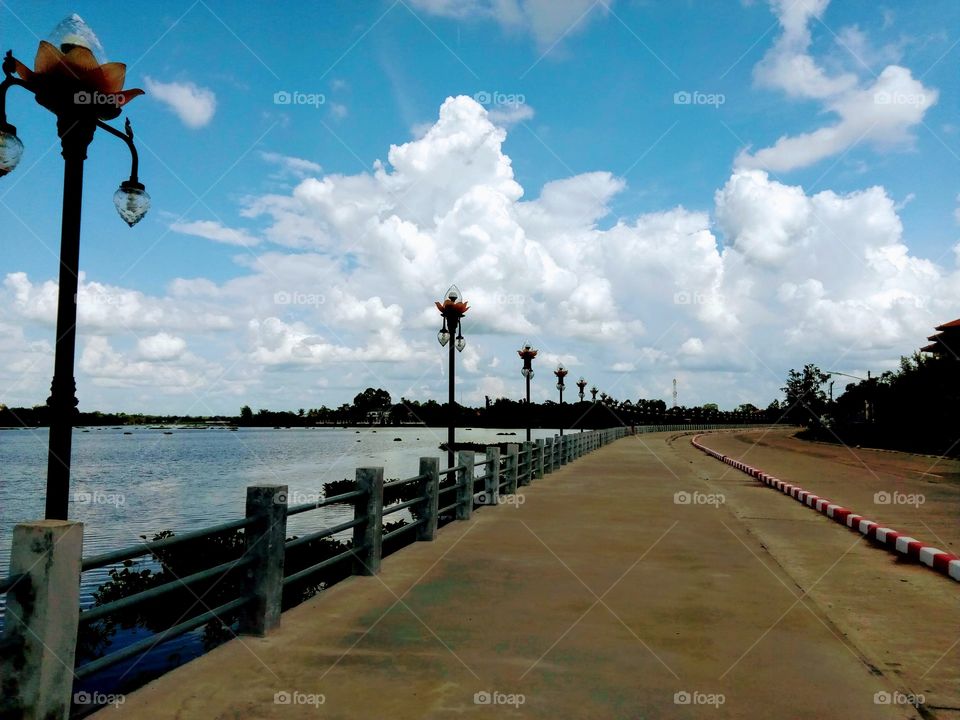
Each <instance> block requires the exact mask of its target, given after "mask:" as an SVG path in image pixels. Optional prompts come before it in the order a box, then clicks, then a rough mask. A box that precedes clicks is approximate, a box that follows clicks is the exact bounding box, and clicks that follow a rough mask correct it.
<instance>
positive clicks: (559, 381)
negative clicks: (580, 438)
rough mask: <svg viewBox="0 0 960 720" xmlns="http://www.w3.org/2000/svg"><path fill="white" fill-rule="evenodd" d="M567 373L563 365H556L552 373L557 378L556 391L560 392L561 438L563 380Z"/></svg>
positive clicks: (561, 431) (561, 425)
mask: <svg viewBox="0 0 960 720" xmlns="http://www.w3.org/2000/svg"><path fill="white" fill-rule="evenodd" d="M569 372H570V371H569V370H567V369H566V368H565V367H564V366H563V363H560V364H559V365H557V369H556V370H554V371H553V374H554V375H556V376H557V390H559V391H560V437H563V379H564V378H565V377H566V376H567V374H568V373H569Z"/></svg>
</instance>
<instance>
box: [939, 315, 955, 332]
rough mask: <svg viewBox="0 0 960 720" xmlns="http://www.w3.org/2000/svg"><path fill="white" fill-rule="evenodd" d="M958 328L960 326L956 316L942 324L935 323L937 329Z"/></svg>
mask: <svg viewBox="0 0 960 720" xmlns="http://www.w3.org/2000/svg"><path fill="white" fill-rule="evenodd" d="M958 328H960V318H957V319H956V320H951V321H950V322H948V323H944V324H943V325H937V330H953V329H958Z"/></svg>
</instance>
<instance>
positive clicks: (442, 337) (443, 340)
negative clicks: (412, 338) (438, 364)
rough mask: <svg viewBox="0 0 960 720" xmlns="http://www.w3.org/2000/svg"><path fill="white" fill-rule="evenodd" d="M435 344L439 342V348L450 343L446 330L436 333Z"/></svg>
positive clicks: (442, 329)
mask: <svg viewBox="0 0 960 720" xmlns="http://www.w3.org/2000/svg"><path fill="white" fill-rule="evenodd" d="M437 342H439V343H440V345H441V346H446V344H447V343H448V342H450V333H448V332H447V329H446V328H441V329H440V332H438V333H437Z"/></svg>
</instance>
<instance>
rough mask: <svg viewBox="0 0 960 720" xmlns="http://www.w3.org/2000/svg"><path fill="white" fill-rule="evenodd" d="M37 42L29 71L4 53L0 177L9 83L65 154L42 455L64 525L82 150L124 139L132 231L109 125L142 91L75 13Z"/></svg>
mask: <svg viewBox="0 0 960 720" xmlns="http://www.w3.org/2000/svg"><path fill="white" fill-rule="evenodd" d="M50 39H51V40H52V42H47V41H46V40H41V41H40V46H39V48H38V49H37V56H36V59H35V60H34V65H33V70H30V69H29V68H28V67H27V66H26V65H24V64H23V63H22V62H20V61H19V60H17V59H16V58H14V57H13V52H12V51H10V50H8V51H7V54H6V56H5V57H4V59H3V81H2V82H0V177H2V176H4V175H6V174H8V173H10V172H12V171H13V170H14V169H15V168H16V167H17V163H19V162H20V158H21V156H22V154H23V143H22V142H20V139H19V138H18V137H17V129H16V128H15V127H14V126H13V125H11V124H10V123H8V122H7V113H6V98H7V90H9V89H10V88H11V87H13V86H17V87H21V88H24V89H25V90H27V91H29V92H31V93H33V95H34V98H35V99H36V101H37V103H38V104H39V105H41V106H42V107H44V108H46V109H47V110H49V111H50V112H52V113H53V114H54V115H55V116H56V118H57V135H58V136H59V138H60V144H61V147H62V152H61V154H62V155H63V215H62V219H61V230H60V281H59V294H58V298H57V337H56V349H55V354H54V374H53V382H52V383H51V385H50V397H49V398H48V399H47V405H48V407H49V408H50V443H49V449H48V453H47V499H46V517H47V519H54V520H66V519H67V509H68V504H69V497H70V451H71V445H72V439H73V438H72V434H73V413H74V412H75V408H76V406H77V398H76V387H77V386H76V380H75V379H74V376H73V372H74V354H75V352H76V324H77V306H76V297H77V284H78V271H79V264H80V211H81V206H82V195H83V163H84V160H86V157H87V147H88V146H89V145H90V143H91V142H92V141H93V135H94V133H95V132H96V130H97V129H98V128H99V129H101V130H104V131H106V132H107V133H109V134H110V135H113V136H115V137H118V138H120V139H121V140H123V141H124V142H125V143H126V144H127V147H128V148H129V150H130V155H131V169H130V178H129V179H128V180H124V181H123V182H122V183H120V188H119V189H118V190H117V192H116V193H115V194H114V205H115V206H116V208H117V211H118V212H119V213H120V217H121V218H123V220H124V222H126V223H127V224H128V225H130V226H131V227H132V226H133V225H135V224H136V223H137V222H139V221H140V219H141V218H143V216H144V215H145V214H146V212H147V210H148V209H149V207H150V196H149V195H148V194H147V192H146V189H145V188H144V186H143V185H142V184H141V183H140V181H139V179H138V178H137V169H138V158H137V150H136V147H135V146H134V144H133V129H132V128H131V127H130V121H129V120H127V122H126V126H125V132H120V131H119V130H117V129H115V128H113V127H111V126H110V125H107V124H106V122H104V121H105V120H112V119H114V118H116V117H118V116H119V115H120V112H121V110H122V108H123V106H124V105H126V104H127V103H128V102H130V101H131V100H132V99H133V98H135V97H137V96H138V95H143V90H137V89H131V90H124V89H123V83H124V80H125V78H126V65H124V64H123V63H103V64H101V63H100V61H99V60H98V59H97V58H96V57H95V55H94V53H93V48H94V47H97V48H99V41H97V39H96V36H95V35H94V34H93V31H91V30H90V28H89V27H87V25H86V23H84V22H83V20H82V19H81V18H80V16H79V15H71V16H70V17H69V18H67V19H66V20H64V21H63V22H61V23H60V24H59V25H57V27H56V29H54V31H53V34H52V36H51V38H50Z"/></svg>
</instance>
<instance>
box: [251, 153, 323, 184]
mask: <svg viewBox="0 0 960 720" xmlns="http://www.w3.org/2000/svg"><path fill="white" fill-rule="evenodd" d="M260 157H261V158H262V159H263V160H265V161H266V162H268V163H270V164H272V165H277V166H278V167H279V168H280V171H281V173H283V174H287V175H292V176H294V177H297V178H300V179H303V178H305V177H308V176H310V175H319V174H320V173H321V172H323V168H322V167H321V166H320V163H316V162H313V160H307V159H305V158H298V157H293V156H291V155H281V154H280V153H275V152H261V153H260Z"/></svg>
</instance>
